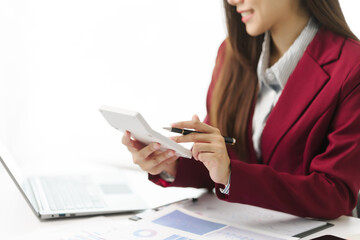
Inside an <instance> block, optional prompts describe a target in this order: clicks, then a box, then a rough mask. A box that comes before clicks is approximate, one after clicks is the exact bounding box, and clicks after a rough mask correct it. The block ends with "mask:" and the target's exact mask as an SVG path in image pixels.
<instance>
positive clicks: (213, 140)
mask: <svg viewBox="0 0 360 240" xmlns="http://www.w3.org/2000/svg"><path fill="white" fill-rule="evenodd" d="M171 126H172V127H176V128H188V129H194V130H196V131H199V132H201V133H191V134H187V135H183V136H176V137H172V138H171V139H173V140H174V141H175V142H178V143H181V142H194V145H193V148H192V155H193V157H194V158H195V160H198V161H201V162H202V163H203V164H204V165H205V167H206V168H207V169H208V171H209V173H210V177H211V179H212V180H213V181H214V182H216V183H221V184H224V185H226V184H227V181H228V179H229V175H230V159H229V155H228V153H227V149H226V145H225V140H224V137H223V136H222V135H221V134H220V130H219V129H217V128H214V127H212V126H209V125H207V124H205V123H202V122H200V120H199V117H198V116H197V115H194V116H193V118H192V120H191V121H185V122H178V123H174V124H172V125H171Z"/></svg>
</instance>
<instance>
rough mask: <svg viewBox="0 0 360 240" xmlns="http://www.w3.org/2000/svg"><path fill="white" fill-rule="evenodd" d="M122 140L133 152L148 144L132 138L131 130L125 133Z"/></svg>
mask: <svg viewBox="0 0 360 240" xmlns="http://www.w3.org/2000/svg"><path fill="white" fill-rule="evenodd" d="M121 142H122V144H124V145H125V146H126V147H127V148H128V150H129V151H130V152H131V153H132V152H134V151H139V150H141V149H142V148H144V147H145V146H146V145H144V144H142V143H141V142H139V141H137V140H132V139H131V134H130V132H129V131H126V132H125V133H124V135H123V137H122V139H121Z"/></svg>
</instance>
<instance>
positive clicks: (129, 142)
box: [122, 131, 178, 176]
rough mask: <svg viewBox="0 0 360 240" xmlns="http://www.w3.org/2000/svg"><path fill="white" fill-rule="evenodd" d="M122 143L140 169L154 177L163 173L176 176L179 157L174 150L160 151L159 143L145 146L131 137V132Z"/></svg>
mask: <svg viewBox="0 0 360 240" xmlns="http://www.w3.org/2000/svg"><path fill="white" fill-rule="evenodd" d="M122 143H123V144H124V145H125V146H126V147H127V149H128V150H129V152H131V154H132V158H133V162H134V163H135V164H137V165H139V166H140V168H141V169H142V170H144V171H146V172H148V173H150V174H152V175H157V174H160V173H161V172H162V171H166V172H167V173H169V174H171V175H172V176H175V174H176V160H177V158H178V157H177V156H176V155H175V152H174V151H173V150H167V151H164V152H163V151H160V150H159V149H160V144H159V143H151V144H149V145H147V146H146V145H144V144H142V143H141V142H139V141H136V140H133V139H131V137H130V132H128V131H126V132H125V134H124V136H123V138H122Z"/></svg>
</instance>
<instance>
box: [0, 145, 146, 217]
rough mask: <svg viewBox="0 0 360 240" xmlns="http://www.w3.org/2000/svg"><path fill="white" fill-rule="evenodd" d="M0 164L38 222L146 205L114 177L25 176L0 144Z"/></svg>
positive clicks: (117, 177)
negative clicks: (37, 218) (38, 219)
mask: <svg viewBox="0 0 360 240" xmlns="http://www.w3.org/2000/svg"><path fill="white" fill-rule="evenodd" d="M0 161H1V163H2V164H3V165H4V167H5V169H6V171H7V172H8V173H9V175H10V177H11V178H12V180H13V181H14V183H15V184H16V186H17V188H18V189H19V190H20V192H21V193H22V195H23V196H24V198H25V199H26V201H27V203H28V204H29V205H30V207H31V208H32V210H33V212H34V213H35V214H36V216H37V217H39V218H40V219H53V218H65V217H76V216H87V215H99V214H112V213H124V212H133V211H139V210H144V209H146V208H147V205H146V203H145V201H143V199H141V197H139V196H138V195H137V194H136V193H134V192H133V191H132V190H131V187H130V185H129V184H128V183H127V182H126V179H125V178H123V177H121V176H120V175H121V174H117V175H114V176H113V175H106V176H104V175H99V176H97V175H90V174H89V175H57V176H54V175H43V176H26V175H25V174H24V173H23V172H22V171H21V168H20V167H19V166H18V164H17V162H16V161H15V160H14V158H13V157H12V154H11V153H10V152H9V150H8V149H6V147H5V146H4V144H2V143H1V142H0Z"/></svg>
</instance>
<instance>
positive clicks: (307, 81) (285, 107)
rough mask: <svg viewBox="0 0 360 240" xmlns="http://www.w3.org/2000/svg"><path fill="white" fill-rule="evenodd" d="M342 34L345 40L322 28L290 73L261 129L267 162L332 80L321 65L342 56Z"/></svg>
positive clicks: (264, 156) (264, 158)
mask: <svg viewBox="0 0 360 240" xmlns="http://www.w3.org/2000/svg"><path fill="white" fill-rule="evenodd" d="M339 38H341V39H342V42H344V39H343V38H342V37H339V36H336V35H334V34H333V33H331V32H329V31H326V30H324V29H320V30H319V32H318V33H317V35H316V36H315V38H314V40H313V41H312V42H311V43H310V45H309V46H308V48H307V50H306V51H305V53H304V55H303V57H302V58H301V59H300V61H299V63H298V65H297V67H296V68H295V70H294V72H293V73H292V74H291V76H290V77H289V79H288V82H287V83H286V85H285V88H284V90H283V92H282V94H281V95H280V98H279V100H278V102H277V104H276V105H275V107H274V108H273V110H272V112H271V114H270V116H269V118H268V120H267V122H266V125H265V128H264V130H263V133H262V138H261V149H262V155H263V156H262V157H263V161H264V162H265V163H266V162H268V161H270V159H271V156H272V154H273V152H274V150H275V148H276V146H277V145H278V144H279V142H280V141H281V139H282V138H283V136H284V135H285V134H286V133H287V132H288V131H289V129H290V128H291V127H292V126H293V125H294V124H295V123H296V121H297V120H298V119H299V118H300V117H301V116H302V114H303V113H304V112H305V111H306V109H307V108H308V106H309V105H310V104H311V102H312V101H313V100H314V98H315V97H316V96H317V94H318V93H319V92H320V91H321V89H322V88H323V87H324V86H325V84H326V83H327V81H328V80H329V76H328V75H327V74H326V72H325V71H324V70H323V68H322V66H323V65H325V64H326V63H329V62H331V61H333V60H335V59H337V58H338V57H339V55H340V52H341V46H342V44H338V43H339ZM340 42H341V41H340Z"/></svg>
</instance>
